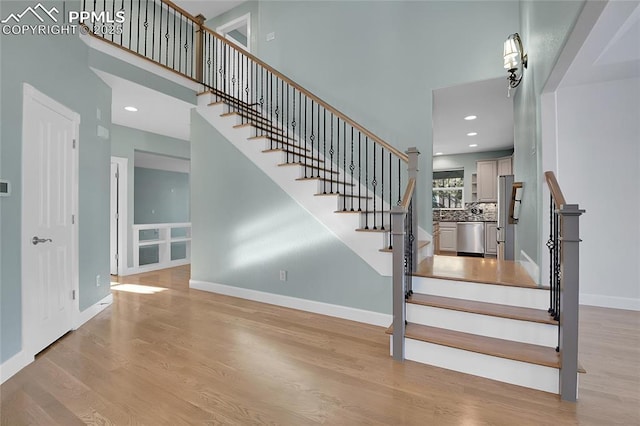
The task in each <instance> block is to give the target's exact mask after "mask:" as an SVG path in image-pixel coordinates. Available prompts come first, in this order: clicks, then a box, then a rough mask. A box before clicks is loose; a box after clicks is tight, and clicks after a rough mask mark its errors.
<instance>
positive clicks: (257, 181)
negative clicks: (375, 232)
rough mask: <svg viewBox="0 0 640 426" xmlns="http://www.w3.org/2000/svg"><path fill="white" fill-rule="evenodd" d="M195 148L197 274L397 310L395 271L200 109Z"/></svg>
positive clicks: (194, 128)
mask: <svg viewBox="0 0 640 426" xmlns="http://www.w3.org/2000/svg"><path fill="white" fill-rule="evenodd" d="M191 154H192V156H191V192H192V194H194V196H193V197H192V198H191V223H192V243H191V244H192V246H191V247H192V251H191V254H192V257H191V278H192V279H194V280H200V281H206V282H213V283H218V284H226V285H231V286H236V287H243V288H249V289H253V290H259V291H264V292H269V293H276V294H284V295H288V296H293V297H298V298H303V299H309V300H315V301H319V302H326V303H331V304H336V305H342V306H349V307H355V308H360V309H365V310H370V311H375V312H382V313H390V312H391V281H390V279H389V277H381V276H380V275H379V274H378V273H377V272H376V271H375V270H373V269H372V268H371V267H370V266H369V265H368V264H367V263H366V262H364V261H363V260H362V259H361V258H360V257H359V256H357V255H356V254H354V253H353V252H352V251H351V249H349V248H348V247H347V246H345V245H344V244H343V243H342V242H341V241H340V240H339V239H338V238H337V237H336V236H335V235H334V234H333V233H332V232H331V231H329V230H327V229H326V228H325V227H324V226H323V225H322V224H320V223H319V222H318V221H317V220H316V219H315V218H314V217H313V216H311V215H310V214H309V213H308V212H307V211H306V210H305V209H303V208H302V207H301V206H300V205H299V204H298V203H296V202H295V201H294V200H293V199H292V198H291V197H290V196H289V195H288V194H286V193H285V192H284V191H283V190H282V189H281V188H280V187H279V186H277V185H276V184H275V183H274V182H273V181H272V180H271V179H269V178H268V177H267V176H266V175H265V174H264V173H263V172H262V171H261V170H260V169H258V168H257V167H256V166H255V165H254V164H253V163H252V162H251V161H250V160H249V159H247V158H246V157H245V156H244V155H243V154H242V153H241V152H240V151H238V150H237V149H236V148H235V147H234V146H233V145H232V144H231V143H230V142H229V141H227V140H226V139H225V138H224V137H223V136H222V135H221V134H220V133H218V131H217V130H215V129H214V128H213V127H211V126H210V125H209V124H208V123H207V122H206V121H205V120H204V119H203V118H202V117H201V116H200V115H199V114H198V113H197V112H195V111H194V112H192V115H191ZM381 243H382V240H381ZM280 270H286V271H288V280H287V281H285V282H282V281H280V279H279V271H280Z"/></svg>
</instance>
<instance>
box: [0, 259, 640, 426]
mask: <svg viewBox="0 0 640 426" xmlns="http://www.w3.org/2000/svg"><path fill="white" fill-rule="evenodd" d="M188 277H189V270H188V268H185V267H181V268H174V269H170V270H166V271H162V272H155V273H148V274H143V275H139V276H133V277H125V278H122V279H121V280H120V281H121V282H122V283H125V284H131V285H124V286H120V287H117V286H116V287H114V291H113V293H114V303H113V305H112V306H111V307H109V308H107V309H106V310H105V311H104V312H102V313H101V314H99V315H98V316H97V317H95V318H94V319H92V320H91V321H89V322H88V323H87V324H85V325H84V326H83V327H81V328H80V329H79V330H77V331H75V332H72V333H69V334H68V335H66V336H65V337H63V338H62V339H60V340H59V341H58V342H56V343H55V344H54V345H52V346H51V347H50V348H49V349H47V350H46V351H45V352H44V353H42V354H41V355H39V356H38V357H37V359H36V361H35V362H34V363H33V364H31V365H29V366H28V367H26V368H25V369H24V370H22V371H21V372H20V373H18V374H17V375H16V376H14V377H13V378H11V379H10V380H8V381H7V382H5V383H4V384H3V385H2V386H1V387H0V393H1V406H0V411H1V415H0V417H1V419H2V425H12V426H13V425H23V424H35V425H65V426H66V425H76V424H84V423H88V424H105V425H108V424H114V425H127V424H147V425H183V424H184V425H187V424H188V425H204V424H225V425H226V424H229V425H235V424H238V425H249V424H251V425H253V424H282V425H307V424H329V425H358V424H368V425H369V424H379V425H401V424H406V425H409V424H411V425H438V426H439V425H544V424H553V425H565V424H566V425H572V424H583V425H614V424H619V425H638V424H640V408H639V407H640V364H639V360H640V332H639V330H640V328H639V327H640V313H638V312H630V311H615V310H609V309H601V308H591V307H584V308H583V309H582V311H581V331H580V334H581V347H580V358H581V362H582V364H583V365H584V367H585V368H586V369H587V371H588V374H586V375H583V376H582V378H581V383H580V397H581V399H580V401H579V402H578V403H577V404H572V403H565V402H561V401H560V400H559V399H558V397H557V396H555V395H551V394H547V393H543V392H538V391H534V390H530V389H525V388H520V387H517V386H512V385H507V384H503V383H498V382H493V381H490V380H486V379H482V378H478V377H473V376H467V375H464V374H460V373H456V372H450V371H446V370H442V369H439V368H434V367H430V366H425V365H421V364H417V363H414V362H410V361H407V362H405V363H397V362H395V361H393V360H392V359H391V358H390V357H389V355H388V337H387V336H386V335H385V333H384V329H383V328H380V327H374V326H369V325H363V324H359V323H355V322H350V321H345V320H340V319H336V318H330V317H324V316H321V315H315V314H310V313H305V312H301V311H295V310H290V309H285V308H280V307H275V306H271V305H265V304H260V303H256V302H250V301H246V300H241V299H236V298H232V297H226V296H220V295H215V294H210V293H205V292H200V291H197V290H189V288H188ZM136 285H139V287H137V286H136ZM125 290H128V291H125ZM363 297H366V295H363Z"/></svg>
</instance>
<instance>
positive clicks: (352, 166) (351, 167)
mask: <svg viewBox="0 0 640 426" xmlns="http://www.w3.org/2000/svg"><path fill="white" fill-rule="evenodd" d="M355 169H356V166H355V165H354V164H353V127H351V164H350V165H349V170H350V171H351V173H350V174H351V188H352V189H351V197H350V198H351V211H354V209H353V204H354V203H353V196H354V195H355V193H354V189H353V172H354V170H355ZM358 191H359V190H358Z"/></svg>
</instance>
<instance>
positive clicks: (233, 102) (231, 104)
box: [207, 93, 258, 112]
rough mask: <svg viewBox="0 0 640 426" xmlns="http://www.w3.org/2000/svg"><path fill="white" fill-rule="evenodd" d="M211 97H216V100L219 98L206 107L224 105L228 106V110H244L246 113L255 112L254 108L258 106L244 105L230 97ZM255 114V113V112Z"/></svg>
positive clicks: (242, 102)
mask: <svg viewBox="0 0 640 426" xmlns="http://www.w3.org/2000/svg"><path fill="white" fill-rule="evenodd" d="M211 94H212V95H213V96H216V97H218V98H220V99H219V100H216V101H213V102H209V103H208V104H207V105H208V106H216V105H220V104H226V105H228V106H229V107H230V108H244V109H245V110H246V111H256V110H255V109H253V107H254V106H256V105H258V104H248V103H245V102H244V101H241V100H239V99H235V98H233V97H231V96H228V95H227V96H226V97H225V96H222V95H218V94H215V93H211ZM256 112H257V111H256Z"/></svg>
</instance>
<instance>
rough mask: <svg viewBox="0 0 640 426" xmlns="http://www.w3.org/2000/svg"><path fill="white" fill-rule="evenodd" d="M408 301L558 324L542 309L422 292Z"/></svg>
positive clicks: (461, 310)
mask: <svg viewBox="0 0 640 426" xmlns="http://www.w3.org/2000/svg"><path fill="white" fill-rule="evenodd" d="M407 303H413V304H416V305H423V306H431V307H434V308H443V309H450V310H454V311H460V312H469V313H474V314H482V315H489V316H494V317H500V318H509V319H515V320H520V321H529V322H536V323H542V324H551V325H558V321H555V320H554V319H553V318H552V317H551V315H549V313H548V312H547V311H545V310H542V309H532V308H523V307H519V306H509V305H500V304H497V303H486V302H477V301H474V300H464V299H455V298H452V297H443V296H432V295H427V294H420V293H414V294H413V295H411V297H409V299H408V300H407Z"/></svg>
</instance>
